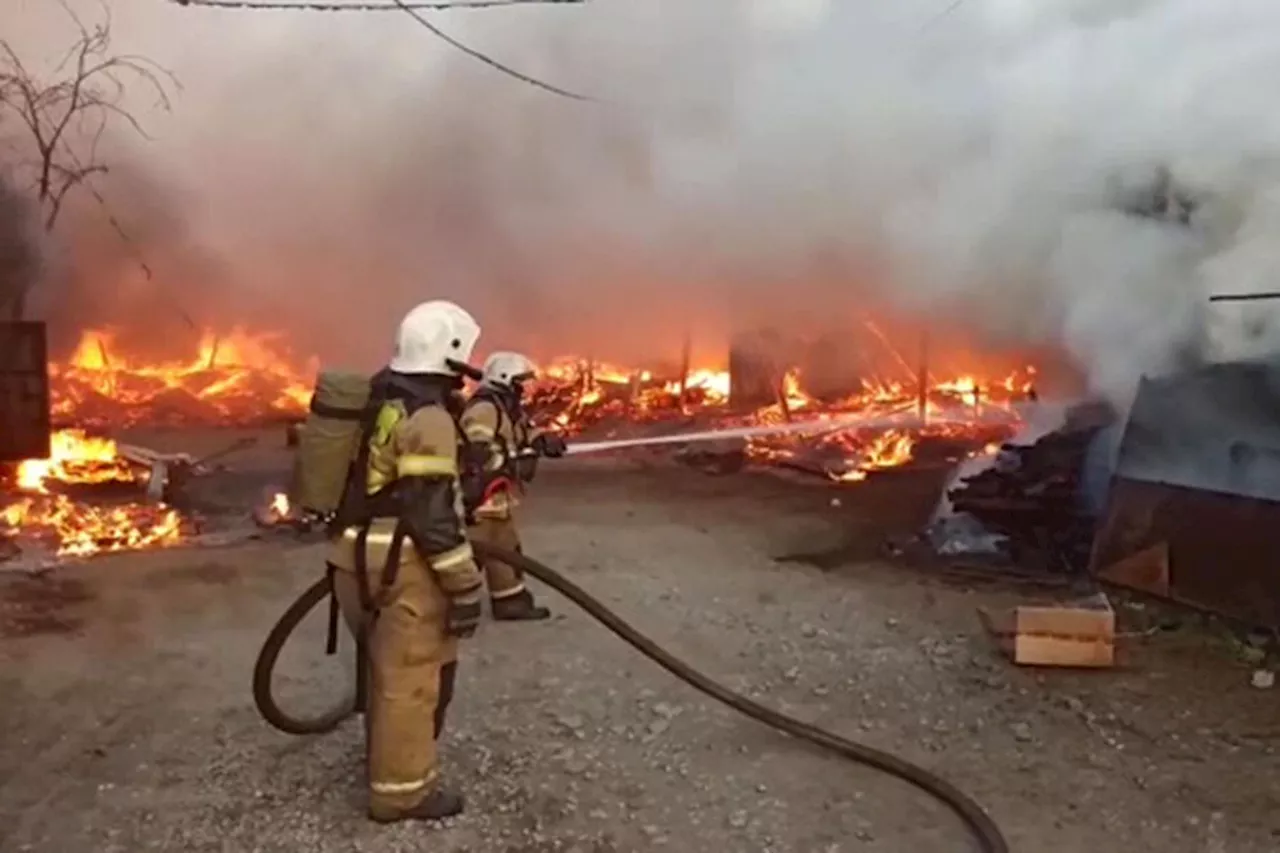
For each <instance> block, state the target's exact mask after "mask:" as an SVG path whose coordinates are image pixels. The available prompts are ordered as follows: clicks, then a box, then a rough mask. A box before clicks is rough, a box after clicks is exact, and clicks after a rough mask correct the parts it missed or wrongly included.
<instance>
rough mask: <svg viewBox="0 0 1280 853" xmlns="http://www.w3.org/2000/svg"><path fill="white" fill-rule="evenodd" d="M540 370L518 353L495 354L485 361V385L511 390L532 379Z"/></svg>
mask: <svg viewBox="0 0 1280 853" xmlns="http://www.w3.org/2000/svg"><path fill="white" fill-rule="evenodd" d="M537 373H538V368H537V367H536V366H535V365H534V363H533V362H532V361H531V360H530V359H529V357H528V356H524V355H521V354H520V353H518V352H495V353H494V354H492V355H491V356H489V357H488V358H486V359H485V360H484V384H485V385H498V386H501V387H504V388H510V387H512V386H513V385H515V384H518V383H520V382H524V381H526V380H529V379H532V378H533V377H534V376H536V375H537Z"/></svg>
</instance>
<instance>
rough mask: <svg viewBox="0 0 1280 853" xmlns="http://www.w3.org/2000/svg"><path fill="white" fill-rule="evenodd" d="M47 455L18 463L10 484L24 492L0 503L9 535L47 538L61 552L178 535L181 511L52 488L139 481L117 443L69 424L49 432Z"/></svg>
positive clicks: (122, 546) (124, 546) (0, 520)
mask: <svg viewBox="0 0 1280 853" xmlns="http://www.w3.org/2000/svg"><path fill="white" fill-rule="evenodd" d="M50 444H51V451H52V452H51V453H50V455H49V458H48V459H28V460H26V461H24V462H21V463H19V465H18V467H17V471H16V474H15V476H14V486H15V488H16V489H17V491H19V492H20V493H22V494H23V497H21V498H20V499H18V500H16V501H13V502H12V503H9V504H8V505H7V506H4V507H3V508H0V525H2V526H3V527H4V533H5V535H8V536H14V535H23V536H29V537H31V538H35V539H41V540H49V541H50V543H51V544H52V546H53V547H54V549H55V551H56V553H57V554H58V555H60V556H84V555H88V554H94V553H98V552H102V551H124V550H129V549H134V548H148V547H156V546H159V545H167V544H172V543H174V542H177V541H179V540H180V539H181V538H182V535H183V530H182V527H183V519H182V516H181V515H180V514H179V513H178V512H177V511H176V510H174V509H172V508H170V507H168V506H166V505H164V504H147V503H133V502H130V503H123V504H114V505H95V504H91V503H88V502H86V501H82V500H76V499H73V498H72V497H69V496H67V495H65V494H59V493H56V492H55V491H54V489H55V487H57V486H58V485H59V484H70V485H88V484H102V483H130V484H135V485H136V484H138V482H139V480H140V479H142V478H141V477H140V476H139V473H138V472H137V471H136V470H135V469H134V468H133V467H132V466H131V465H130V463H129V462H128V461H127V460H125V459H123V458H121V457H120V455H119V453H118V450H117V447H116V443H115V442H114V441H111V440H110V439H106V438H98V437H93V436H88V435H86V434H85V433H84V432H83V431H82V430H78V429H68V430H60V431H58V432H55V433H54V434H53V436H52V437H51V442H50Z"/></svg>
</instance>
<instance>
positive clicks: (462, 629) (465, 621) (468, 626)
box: [444, 590, 482, 639]
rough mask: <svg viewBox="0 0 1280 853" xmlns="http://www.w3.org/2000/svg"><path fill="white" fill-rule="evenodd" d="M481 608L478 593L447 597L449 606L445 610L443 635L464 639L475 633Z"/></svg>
mask: <svg viewBox="0 0 1280 853" xmlns="http://www.w3.org/2000/svg"><path fill="white" fill-rule="evenodd" d="M481 615H482V608H481V606H480V591H479V590H476V591H475V592H469V593H466V594H464V595H454V596H450V597H449V606H448V608H447V609H446V610H445V617H444V618H445V633H446V634H447V635H449V636H450V637H458V638H461V639H466V638H467V637H470V636H471V635H472V634H474V633H475V632H476V628H477V627H478V626H479V625H480V617H481Z"/></svg>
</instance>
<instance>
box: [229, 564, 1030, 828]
mask: <svg viewBox="0 0 1280 853" xmlns="http://www.w3.org/2000/svg"><path fill="white" fill-rule="evenodd" d="M472 547H473V548H474V549H475V552H476V555H477V556H478V557H481V558H482V559H491V560H497V561H499V562H502V563H506V564H507V565H509V566H512V567H513V568H516V569H518V570H520V571H522V572H524V573H525V574H528V575H530V576H532V577H534V578H537V579H538V580H540V581H542V582H543V583H545V584H546V585H547V586H549V587H551V588H552V589H554V590H555V591H556V592H558V593H560V594H561V595H563V596H564V597H565V598H568V599H569V600H570V601H572V602H573V603H574V604H576V605H578V606H579V607H581V608H582V609H583V610H585V611H586V612H587V614H588V615H590V616H591V617H592V618H593V619H595V620H596V621H597V622H599V623H600V624H602V625H604V626H605V627H606V628H608V629H609V630H610V631H612V632H613V633H614V634H616V635H617V636H618V637H620V638H621V639H622V640H624V641H625V642H626V643H628V644H629V645H631V646H632V647H633V648H635V649H636V650H637V651H638V652H640V653H641V654H642V655H644V656H645V657H647V658H649V659H650V660H651V661H653V662H654V663H656V664H658V666H660V667H662V668H663V669H665V670H666V671H667V672H669V673H671V674H672V675H674V676H675V677H676V678H678V679H680V680H681V681H683V682H685V683H686V684H688V685H689V686H691V687H693V688H695V689H697V690H699V691H701V692H702V693H705V694H706V695H708V696H710V697H711V698H712V699H715V700H716V701H718V702H721V703H723V704H725V705H727V706H729V707H730V708H733V709H734V710H735V711H738V712H739V713H742V714H745V715H746V716H748V717H751V718H752V719H754V720H757V721H758V722H761V723H764V724H765V725H766V726H769V727H771V728H773V729H776V730H778V731H780V732H783V733H785V734H789V735H791V736H793V737H796V738H799V739H801V740H804V741H807V742H809V743H811V744H814V745H816V746H820V747H822V748H823V749H827V750H830V751H831V752H834V753H836V754H837V755H839V756H841V757H843V758H845V759H848V760H850V761H854V762H857V763H858V764H863V765H865V766H868V767H872V768H874V769H876V770H880V771H882V772H884V773H888V774H889V775H891V776H895V777H897V778H899V779H901V780H903V781H905V782H908V783H909V784H911V785H913V786H915V787H916V788H919V789H920V790H921V791H924V792H925V793H926V794H928V795H930V796H931V797H933V798H935V799H937V800H939V801H940V802H942V803H943V804H945V805H946V806H947V807H948V808H950V809H951V810H952V811H953V812H954V813H955V814H956V815H958V816H959V818H960V819H961V821H963V822H964V824H965V826H966V828H967V829H968V830H969V831H970V833H972V835H973V837H974V838H975V839H976V840H977V842H978V844H979V847H980V849H981V850H982V851H983V853H1008V851H1009V845H1008V842H1007V841H1005V838H1004V835H1003V834H1002V833H1001V832H1000V828H999V827H998V826H997V825H996V823H995V821H993V820H992V819H991V817H990V816H989V815H988V814H987V813H986V812H985V811H984V810H983V809H982V807H981V806H980V805H978V803H976V802H975V801H974V800H973V799H972V798H971V797H969V795H968V794H966V793H964V792H963V791H961V790H960V789H959V788H957V787H956V786H954V785H952V784H951V783H950V782H947V781H946V780H945V779H942V778H940V777H938V776H936V775H935V774H933V773H931V772H929V771H928V770H925V769H924V768H922V767H919V766H917V765H915V764H912V763H910V762H909V761H906V760H905V759H902V758H899V757H898V756H896V755H893V754H891V753H888V752H883V751H881V750H878V749H875V748H873V747H870V746H866V745H864V744H860V743H856V742H855V741H851V740H848V739H847V738H843V737H841V736H839V735H837V734H834V733H832V732H829V731H826V730H825V729H820V728H818V727H817V726H814V725H811V724H809V723H806V722H803V721H801V720H797V719H795V718H793V717H788V716H786V715H785V714H780V713H778V712H777V711H774V710H772V709H771V708H767V707H765V706H764V705H761V704H759V703H757V702H754V701H752V700H751V699H748V698H747V697H745V696H742V695H741V694H739V693H735V692H734V691H732V690H730V689H728V688H727V687H725V686H724V685H722V684H720V683H718V682H716V681H713V680H712V679H711V678H708V677H707V676H706V675H704V674H702V673H701V672H699V671H698V670H696V669H693V668H692V667H690V666H689V665H688V664H686V663H684V662H683V661H681V660H679V659H678V658H676V657H675V656H674V655H672V654H671V653H670V652H668V651H667V650H666V649H664V648H662V647H661V646H659V645H658V644H657V643H655V642H654V641H653V640H651V639H649V638H648V637H646V636H644V635H643V634H641V633H640V632H639V631H637V630H636V629H635V628H633V627H631V626H630V625H629V624H627V623H626V622H625V621H623V619H622V618H621V617H619V616H618V615H617V614H616V613H614V612H613V611H612V610H610V609H609V608H608V607H605V606H604V605H603V604H602V603H600V601H598V600H597V599H596V598H594V597H592V596H591V595H590V594H588V593H587V592H586V591H585V590H583V589H582V588H581V587H579V586H578V585H577V584H575V583H573V581H571V580H569V579H568V578H566V577H564V576H563V575H561V574H560V573H559V572H557V571H555V570H554V569H552V568H551V567H550V566H547V565H544V564H543V563H540V562H538V561H537V560H533V559H530V558H529V557H527V556H525V555H524V554H520V553H516V552H514V551H508V550H506V549H505V548H498V547H495V546H493V545H490V544H487V543H484V542H474V543H472ZM332 593H333V590H332V579H331V578H330V577H328V576H326V577H324V578H321V579H320V580H319V581H317V582H316V583H315V584H313V585H312V586H311V587H309V588H308V589H307V590H306V591H305V592H303V593H302V595H301V596H299V597H298V600H297V601H295V602H294V603H293V604H292V605H290V607H289V609H288V610H286V611H285V612H284V615H283V616H281V617H280V621H279V622H277V623H276V624H275V626H274V627H273V628H272V629H271V631H270V633H269V634H268V635H267V639H266V642H265V643H263V645H262V650H261V651H260V652H259V653H258V660H257V662H256V664H255V665H254V669H253V699H254V703H255V704H256V705H257V707H258V712H259V713H260V714H262V717H263V719H265V720H266V721H267V722H268V723H269V724H270V725H271V726H273V727H274V728H276V729H279V730H280V731H282V732H285V733H286V734H292V735H307V734H322V733H325V732H328V731H332V730H333V729H334V728H336V727H337V726H338V725H339V724H340V723H341V722H342V721H343V720H345V719H346V718H347V717H349V716H351V715H352V714H354V713H355V712H356V709H357V707H358V706H359V705H360V699H359V697H357V698H356V699H355V700H354V701H350V700H348V701H344V703H343V704H342V705H341V706H339V707H337V708H335V709H333V710H330V711H328V712H326V713H324V714H322V715H320V716H318V717H315V718H312V719H300V718H296V717H291V716H290V715H289V714H287V713H286V712H285V711H284V710H283V709H281V708H280V706H279V705H278V704H277V703H276V701H275V697H274V695H273V694H272V690H271V675H272V672H273V671H274V669H275V666H276V662H277V660H278V659H279V657H280V652H281V650H282V649H283V648H284V645H285V642H286V641H287V640H288V639H289V637H290V635H292V634H293V632H294V630H295V629H297V627H298V625H299V624H300V623H301V622H302V620H303V619H305V618H306V616H307V614H309V613H310V612H311V611H312V610H313V609H314V608H315V607H316V606H317V605H318V604H320V603H321V602H322V601H324V600H325V598H329V599H330V610H329V636H330V640H329V648H328V651H329V652H330V653H332V652H333V651H334V649H335V646H334V641H335V638H336V636H337V635H336V629H337V619H338V612H337V605H336V598H335V597H334V596H333V594H332ZM360 680H361V681H363V678H361V679H360ZM357 690H358V691H359V688H357Z"/></svg>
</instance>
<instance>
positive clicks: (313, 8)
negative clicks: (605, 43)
mask: <svg viewBox="0 0 1280 853" xmlns="http://www.w3.org/2000/svg"><path fill="white" fill-rule="evenodd" d="M169 2H171V3H176V4H177V5H179V6H203V7H205V8H209V9H260V10H268V11H287V12H403V11H404V10H405V7H406V6H407V7H408V8H409V9H434V10H441V11H447V10H449V9H493V8H497V7H501V6H541V5H562V4H571V3H572V4H581V3H584V2H586V0H434V2H422V0H406V2H405V3H404V5H399V4H397V3H396V2H394V0H382V2H368V3H342V2H320V0H314V2H289V0H169Z"/></svg>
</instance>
